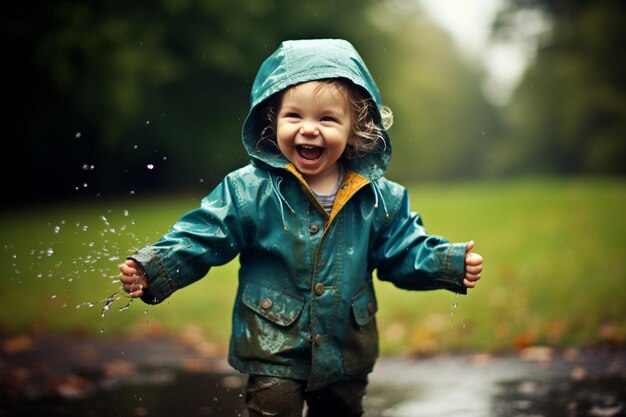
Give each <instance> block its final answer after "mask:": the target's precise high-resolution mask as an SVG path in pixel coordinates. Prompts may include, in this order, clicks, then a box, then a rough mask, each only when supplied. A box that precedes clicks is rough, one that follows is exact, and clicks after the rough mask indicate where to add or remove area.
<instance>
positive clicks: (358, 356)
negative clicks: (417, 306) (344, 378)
mask: <svg viewBox="0 0 626 417" xmlns="http://www.w3.org/2000/svg"><path fill="white" fill-rule="evenodd" d="M377 311H378V304H377V303H376V297H375V296H374V290H373V288H371V287H370V286H368V287H366V288H365V289H363V290H361V291H359V292H358V293H357V294H356V295H355V296H354V297H352V320H350V323H349V324H348V330H347V334H346V341H345V343H344V346H343V361H344V368H345V371H346V373H347V374H348V375H354V374H358V373H363V372H369V371H371V370H372V368H373V367H374V363H375V362H376V358H378V329H377V327H376V317H375V314H376V312H377Z"/></svg>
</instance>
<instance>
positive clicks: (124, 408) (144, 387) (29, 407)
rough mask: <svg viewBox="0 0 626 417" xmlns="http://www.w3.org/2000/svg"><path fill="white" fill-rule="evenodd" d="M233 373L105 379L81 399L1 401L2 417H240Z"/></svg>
mask: <svg viewBox="0 0 626 417" xmlns="http://www.w3.org/2000/svg"><path fill="white" fill-rule="evenodd" d="M242 383H243V378H242V377H241V376H238V375H231V374H207V373H187V372H179V373H173V372H169V371H163V370H161V371H154V372H151V373H150V372H149V373H148V374H147V375H144V376H141V375H140V374H138V375H136V376H133V377H132V378H129V379H128V380H125V381H103V382H101V383H99V384H98V387H97V391H96V392H95V393H94V394H93V395H90V396H88V397H86V398H83V399H73V400H72V399H69V398H66V399H63V398H59V397H55V398H47V399H38V400H34V401H33V400H30V401H19V402H13V403H11V402H5V401H4V400H3V401H2V403H3V405H2V406H0V416H2V417H5V416H6V417H9V416H11V417H38V416H46V417H61V416H63V417H118V416H119V417H127V416H139V417H141V416H152V417H187V416H189V417H191V416H194V417H195V416H220V417H221V416H224V417H230V416H233V417H241V416H244V415H245V414H244V405H243V404H244V400H243V395H242V388H241V384H242Z"/></svg>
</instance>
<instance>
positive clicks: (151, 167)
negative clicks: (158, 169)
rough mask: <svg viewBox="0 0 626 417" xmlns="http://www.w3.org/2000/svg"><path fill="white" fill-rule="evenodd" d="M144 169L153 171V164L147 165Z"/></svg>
mask: <svg viewBox="0 0 626 417" xmlns="http://www.w3.org/2000/svg"><path fill="white" fill-rule="evenodd" d="M146 168H148V169H154V164H148V165H146Z"/></svg>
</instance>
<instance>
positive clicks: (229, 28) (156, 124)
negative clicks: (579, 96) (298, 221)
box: [0, 0, 493, 201]
mask: <svg viewBox="0 0 626 417" xmlns="http://www.w3.org/2000/svg"><path fill="white" fill-rule="evenodd" d="M0 34H1V35H2V38H3V40H5V41H4V42H3V47H2V48H3V56H5V57H6V59H5V62H6V63H7V65H5V66H3V69H2V71H3V78H4V80H5V94H3V99H4V100H5V102H6V103H5V104H6V105H5V106H4V108H5V111H7V110H6V109H8V111H9V112H10V113H9V114H10V117H6V118H5V119H4V120H3V125H2V126H1V127H0V135H1V136H2V142H3V145H2V146H3V148H4V149H3V152H2V155H3V162H4V163H3V164H1V165H2V174H3V175H4V176H5V177H9V178H11V179H12V180H11V181H9V182H8V183H7V187H8V192H9V193H10V194H11V195H12V196H13V199H21V200H28V201H42V200H48V199H50V198H51V197H67V196H68V195H77V196H94V195H112V194H119V193H120V192H122V193H124V194H127V193H129V192H131V190H132V191H140V190H155V189H159V190H161V191H162V190H181V189H182V190H187V189H191V188H198V187H202V186H203V184H201V182H205V183H209V184H213V183H215V182H216V181H217V180H219V179H220V178H221V177H222V176H223V175H224V174H225V173H226V172H227V171H229V170H231V169H233V168H235V167H238V166H240V165H242V164H243V163H245V162H246V159H247V158H246V156H245V154H244V151H243V149H242V146H241V144H240V129H241V125H242V123H243V119H244V117H245V115H246V113H247V108H248V104H247V102H248V94H249V89H250V86H251V84H252V80H253V78H254V75H255V72H256V70H257V68H258V66H259V65H260V63H261V61H262V60H263V59H264V58H265V57H266V56H267V55H269V53H271V52H272V51H273V50H274V49H275V48H276V47H277V46H278V44H279V42H280V41H281V40H283V39H291V38H311V37H341V38H346V39H348V40H350V41H351V42H353V43H354V44H355V46H356V47H357V49H358V50H359V51H360V52H361V53H362V55H363V56H364V58H365V61H366V62H368V65H370V66H371V67H372V68H371V70H372V72H373V73H374V75H375V77H376V79H377V81H379V83H380V85H381V90H382V93H383V98H384V99H385V100H387V101H389V104H390V105H391V106H392V107H393V109H394V110H395V111H396V114H397V117H396V122H397V123H396V127H395V128H394V129H393V131H392V136H393V140H394V144H395V145H397V150H398V152H397V155H406V156H405V157H402V156H400V157H399V163H398V164H395V167H394V175H396V176H398V177H409V176H413V177H414V176H415V175H420V176H425V177H441V176H448V177H450V176H452V177H454V176H458V175H460V174H459V173H463V172H467V169H466V168H467V166H468V164H469V161H471V158H466V156H467V155H468V152H469V151H471V149H470V148H471V147H472V146H471V145H472V144H475V143H476V142H477V141H480V140H482V136H481V131H483V130H485V131H487V130H489V127H488V126H487V125H488V124H489V123H491V122H492V120H493V118H492V116H493V112H492V110H491V109H489V107H488V106H487V105H486V103H485V100H484V99H483V98H482V96H481V95H480V92H479V91H478V87H476V86H477V85H479V84H480V77H481V74H479V73H478V72H476V71H474V70H469V69H466V68H464V64H463V63H462V62H461V61H460V60H459V58H458V57H457V56H456V52H455V50H454V49H453V45H452V42H451V41H450V40H449V39H448V38H446V37H445V35H444V34H443V32H441V30H440V29H438V28H436V27H434V26H433V25H431V24H429V23H428V22H427V21H425V20H424V18H423V15H422V14H421V12H420V11H419V10H418V9H417V8H416V7H415V5H414V2H412V1H410V0H401V1H387V2H375V1H373V0H366V1H363V0H342V1H329V0H326V1H317V0H315V1H313V0H306V1H301V2H298V3H297V5H296V4H293V2H290V1H287V0H278V1H269V0H259V1H254V2H250V1H247V0H233V1H209V2H206V1H197V0H185V1H178V0H177V1H173V0H158V1H154V2H146V1H134V2H123V1H108V2H103V1H96V2H86V1H80V0H61V1H54V2H43V1H39V2H35V4H33V3H28V4H25V3H24V4H23V3H19V2H17V3H16V2H13V3H11V4H8V5H7V6H6V7H5V10H4V11H3V14H2V16H0ZM490 111H491V112H492V113H489V112H490ZM485 120H487V122H484V121H485ZM458 124H462V125H464V126H465V127H467V128H468V129H467V130H466V129H465V128H464V129H459V128H458V127H455V126H457V125H458ZM482 125H485V126H487V127H482ZM468 131H469V134H468ZM417 143H419V144H420V145H419V146H416V144H417ZM433 155H437V158H442V160H443V161H442V162H443V163H442V164H433V163H432V162H431V161H433V160H435V159H437V158H433ZM409 161H411V163H410V164H409V165H407V163H408V162H409ZM148 164H152V166H153V167H154V169H152V170H147V169H146V166H147V165H148ZM409 167H418V169H417V170H412V169H409Z"/></svg>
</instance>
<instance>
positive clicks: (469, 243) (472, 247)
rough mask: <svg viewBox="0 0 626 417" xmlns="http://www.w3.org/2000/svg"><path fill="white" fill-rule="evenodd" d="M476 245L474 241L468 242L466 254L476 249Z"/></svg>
mask: <svg viewBox="0 0 626 417" xmlns="http://www.w3.org/2000/svg"><path fill="white" fill-rule="evenodd" d="M474 245H475V242H474V241H473V240H470V241H469V242H467V248H466V249H465V253H470V252H471V251H472V249H474Z"/></svg>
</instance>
